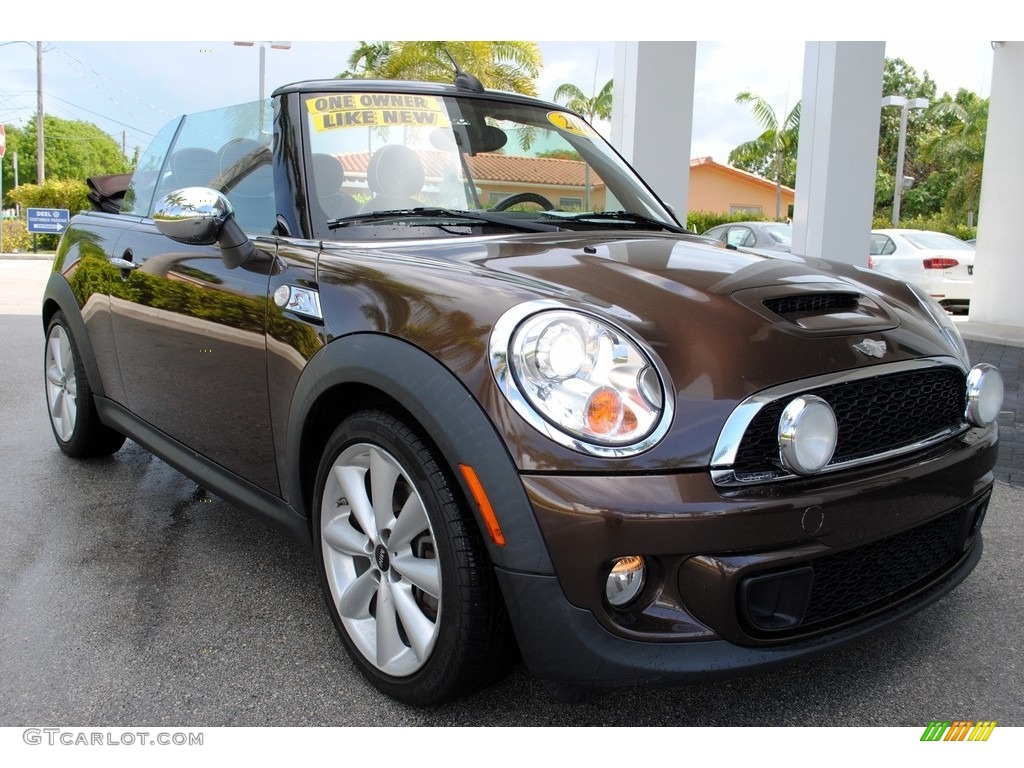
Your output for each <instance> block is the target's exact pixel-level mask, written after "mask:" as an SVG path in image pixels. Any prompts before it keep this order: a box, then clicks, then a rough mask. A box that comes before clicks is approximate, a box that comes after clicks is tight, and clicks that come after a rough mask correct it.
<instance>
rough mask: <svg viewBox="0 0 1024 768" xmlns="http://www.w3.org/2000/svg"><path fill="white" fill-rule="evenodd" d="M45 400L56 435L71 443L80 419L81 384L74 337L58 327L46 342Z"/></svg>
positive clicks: (51, 332) (52, 331) (54, 328)
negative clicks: (76, 369)
mask: <svg viewBox="0 0 1024 768" xmlns="http://www.w3.org/2000/svg"><path fill="white" fill-rule="evenodd" d="M43 367H44V371H45V375H46V397H47V403H48V405H49V408H50V422H51V424H53V431H54V432H55V433H56V435H57V437H58V438H59V439H61V440H70V439H71V436H72V435H73V434H74V431H75V419H76V418H77V417H78V380H77V378H76V377H75V358H74V354H73V353H72V351H71V337H70V336H68V335H67V333H66V332H65V331H64V329H63V328H62V327H61V326H59V325H56V326H54V327H53V328H52V329H51V331H50V335H49V336H48V337H47V340H46V359H45V361H44V365H43Z"/></svg>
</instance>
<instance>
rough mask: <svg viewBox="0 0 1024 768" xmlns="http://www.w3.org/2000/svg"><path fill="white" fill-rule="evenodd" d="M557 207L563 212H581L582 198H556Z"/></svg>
mask: <svg viewBox="0 0 1024 768" xmlns="http://www.w3.org/2000/svg"><path fill="white" fill-rule="evenodd" d="M558 207H559V208H561V209H562V210H563V211H580V210H583V198H582V197H560V198H558Z"/></svg>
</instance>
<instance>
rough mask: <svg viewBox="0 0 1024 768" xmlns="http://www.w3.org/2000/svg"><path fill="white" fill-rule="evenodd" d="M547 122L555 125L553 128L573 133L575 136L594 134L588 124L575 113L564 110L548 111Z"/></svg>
mask: <svg viewBox="0 0 1024 768" xmlns="http://www.w3.org/2000/svg"><path fill="white" fill-rule="evenodd" d="M548 122H549V123H551V124H552V125H553V126H555V128H560V129H561V130H563V131H567V132H569V133H575V134H576V135H577V136H593V135H594V131H593V130H592V129H591V127H590V126H589V125H587V124H586V123H585V122H583V121H582V120H580V119H579V118H578V117H576V116H575V115H570V114H568V113H566V112H548Z"/></svg>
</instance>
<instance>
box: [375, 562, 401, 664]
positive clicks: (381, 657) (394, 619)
mask: <svg viewBox="0 0 1024 768" xmlns="http://www.w3.org/2000/svg"><path fill="white" fill-rule="evenodd" d="M404 650H405V643H403V642H402V636H401V635H400V634H398V616H397V614H396V613H395V602H394V595H393V594H392V591H391V585H390V584H388V580H387V579H386V578H382V579H381V583H380V589H379V590H378V591H377V666H378V667H380V668H382V669H384V668H386V667H387V665H388V664H389V663H390V662H392V661H394V660H395V659H396V658H397V657H398V655H399V654H400V653H401V652H402V651H404Z"/></svg>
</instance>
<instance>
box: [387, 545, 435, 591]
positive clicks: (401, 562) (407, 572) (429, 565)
mask: <svg viewBox="0 0 1024 768" xmlns="http://www.w3.org/2000/svg"><path fill="white" fill-rule="evenodd" d="M439 566H440V563H439V562H438V561H437V560H428V559H425V558H421V557H413V556H412V555H404V556H401V557H395V558H392V560H391V567H392V568H394V569H395V570H396V571H398V573H399V574H400V575H401V576H402V578H404V579H405V580H406V581H408V582H410V583H412V584H413V585H415V586H417V587H419V588H420V589H422V590H423V591H424V592H426V593H427V594H428V595H430V596H431V597H434V598H440V597H441V569H440V567H439Z"/></svg>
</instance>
